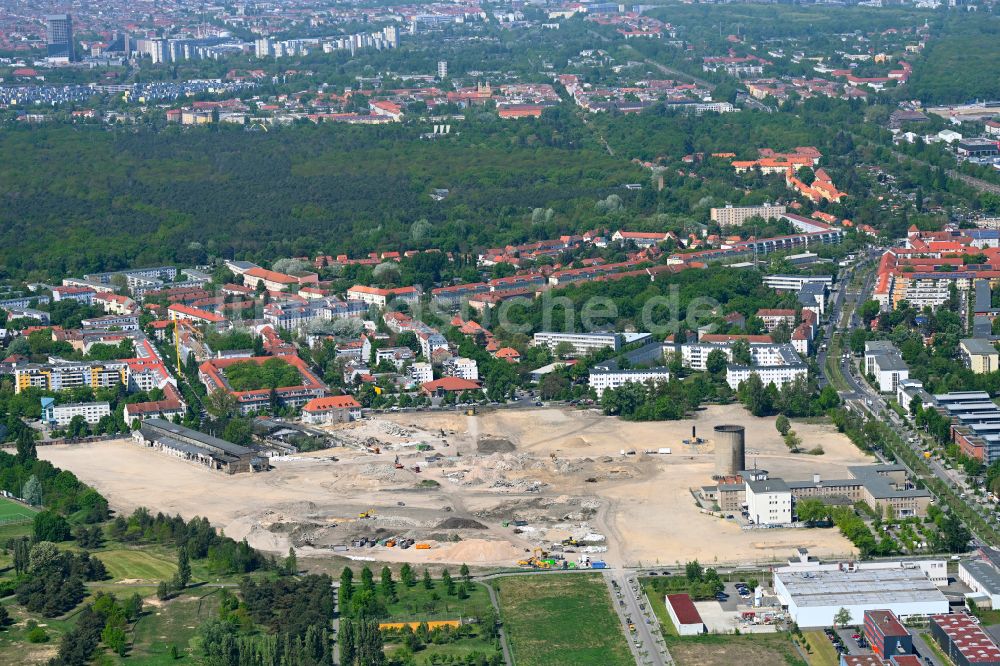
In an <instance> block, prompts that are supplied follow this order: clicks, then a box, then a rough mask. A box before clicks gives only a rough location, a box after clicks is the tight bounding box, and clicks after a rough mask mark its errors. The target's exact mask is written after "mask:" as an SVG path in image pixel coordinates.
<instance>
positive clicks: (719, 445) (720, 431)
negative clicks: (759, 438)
mask: <svg viewBox="0 0 1000 666" xmlns="http://www.w3.org/2000/svg"><path fill="white" fill-rule="evenodd" d="M744 440H745V429H744V428H743V426H739V425H719V426H715V473H716V474H717V475H718V476H736V475H737V474H739V473H740V472H741V471H743V470H745V469H746V468H747V465H746V445H745V442H744Z"/></svg>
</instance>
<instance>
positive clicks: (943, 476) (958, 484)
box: [817, 250, 992, 530]
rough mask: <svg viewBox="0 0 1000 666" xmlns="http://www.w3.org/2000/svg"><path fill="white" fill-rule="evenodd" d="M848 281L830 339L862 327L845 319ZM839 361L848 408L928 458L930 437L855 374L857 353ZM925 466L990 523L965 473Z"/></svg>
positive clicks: (870, 281)
mask: <svg viewBox="0 0 1000 666" xmlns="http://www.w3.org/2000/svg"><path fill="white" fill-rule="evenodd" d="M877 252H879V250H875V251H873V252H871V253H869V256H868V257H866V258H865V260H864V261H862V262H859V263H858V265H857V268H856V269H855V270H858V269H860V268H861V267H862V265H863V264H864V263H867V261H868V259H869V258H873V257H874V256H876V253H877ZM874 280H875V274H874V272H867V273H866V275H865V278H864V281H863V283H862V286H861V289H860V290H859V291H858V292H857V293H856V295H855V298H854V299H853V300H854V304H855V305H856V304H860V303H864V302H865V301H866V300H869V299H870V297H871V294H872V288H873V285H874ZM847 282H848V280H842V281H841V285H842V286H841V290H840V293H839V294H838V297H837V299H836V301H835V303H834V305H833V307H832V308H831V317H830V322H829V324H828V326H827V329H826V335H827V339H828V340H829V339H832V336H833V335H835V334H837V333H838V332H839V333H841V334H844V333H847V332H848V331H850V330H851V329H852V328H855V327H857V326H858V325H859V322H858V320H857V315H856V314H855V313H852V314H851V316H850V317H849V318H843V317H842V316H841V315H842V314H843V312H842V309H843V307H844V301H845V299H846V296H847V294H846V292H847V286H848V285H847ZM842 339H843V338H842ZM825 354H826V353H825V352H821V355H820V356H819V357H818V358H817V360H818V362H819V368H820V374H821V375H822V376H824V377H825V373H826V355H825ZM835 361H836V363H837V364H838V365H839V369H840V374H841V375H842V376H843V378H844V381H845V382H846V384H847V386H848V388H849V390H848V391H841V392H840V396H841V398H842V399H843V400H844V402H845V403H847V404H848V405H851V404H853V405H854V406H855V407H856V408H857V409H859V410H863V411H867V412H869V413H870V414H871V415H872V416H873V417H874V418H876V419H879V420H880V421H882V422H883V423H885V424H886V425H887V426H889V427H890V428H891V429H892V430H893V432H895V434H896V435H897V436H898V437H899V439H900V441H902V442H904V444H905V445H906V446H907V447H909V448H910V449H911V450H912V451H913V453H914V454H915V455H916V456H917V457H918V458H924V457H925V456H924V450H925V449H926V448H927V447H926V446H925V441H924V439H925V437H926V435H925V434H924V433H922V432H918V431H917V430H915V429H914V428H912V427H911V426H910V424H909V423H907V422H906V421H905V420H904V419H902V418H901V417H900V416H899V415H898V414H897V413H896V411H895V410H893V409H892V408H891V407H890V406H889V404H888V403H887V402H886V400H885V399H884V398H883V396H882V395H881V394H880V393H879V392H878V391H877V390H876V389H875V388H873V387H872V386H870V385H869V384H868V382H867V380H865V379H864V377H863V376H861V375H860V374H859V373H857V372H855V369H854V367H853V363H852V361H853V354H852V353H851V352H850V351H849V350H848V351H847V352H846V353H844V354H842V356H841V358H839V359H835ZM825 381H829V377H825ZM899 463H900V464H902V465H903V466H904V467H906V468H907V469H908V470H909V471H910V473H911V475H912V476H913V477H915V478H919V477H920V476H921V474H920V470H916V469H910V467H909V466H908V465H907V464H906V462H905V461H903V460H901V459H900V460H899ZM925 464H926V465H927V467H928V469H929V470H930V472H931V473H932V474H933V475H934V476H935V477H937V478H938V479H939V480H940V481H941V482H943V483H944V484H945V485H946V486H948V487H949V488H951V489H953V490H955V491H956V493H957V494H959V500H960V501H962V502H964V503H965V504H966V506H968V507H969V508H970V509H971V510H972V511H973V512H974V513H976V514H977V515H978V516H980V517H981V518H982V519H983V520H985V521H986V522H987V523H989V521H990V520H991V519H992V517H991V516H990V511H989V510H987V509H986V508H984V507H983V506H981V505H979V504H977V503H976V502H975V501H973V500H972V498H971V494H969V496H967V497H962V496H961V495H962V493H965V492H967V491H968V490H969V488H968V487H967V486H966V484H965V482H964V480H963V479H962V478H961V474H959V473H957V472H956V471H954V470H948V469H946V468H945V467H944V466H943V465H942V464H941V462H940V461H939V460H937V459H934V458H926V459H925ZM967 527H969V529H970V530H971V529H973V526H971V525H968V526H967Z"/></svg>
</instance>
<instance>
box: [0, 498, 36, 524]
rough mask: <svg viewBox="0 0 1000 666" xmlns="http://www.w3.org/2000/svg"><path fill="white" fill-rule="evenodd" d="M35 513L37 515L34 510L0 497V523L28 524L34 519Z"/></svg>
mask: <svg viewBox="0 0 1000 666" xmlns="http://www.w3.org/2000/svg"><path fill="white" fill-rule="evenodd" d="M36 513H38V511H37V510H36V509H32V508H31V507H27V506H24V505H23V504H19V503H17V502H14V501H13V500H9V499H7V498H6V497H0V523H6V522H20V521H24V522H28V521H30V520H31V519H33V518H34V517H35V514H36Z"/></svg>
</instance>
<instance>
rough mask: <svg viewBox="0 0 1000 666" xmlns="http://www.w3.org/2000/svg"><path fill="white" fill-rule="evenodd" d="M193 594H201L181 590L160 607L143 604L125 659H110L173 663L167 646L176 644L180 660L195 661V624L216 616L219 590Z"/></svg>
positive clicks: (153, 663) (196, 640)
mask: <svg viewBox="0 0 1000 666" xmlns="http://www.w3.org/2000/svg"><path fill="white" fill-rule="evenodd" d="M197 594H200V595H201V596H190V595H189V594H188V593H184V594H182V595H180V596H178V597H176V598H174V599H171V600H170V601H167V602H165V603H164V604H163V605H162V606H160V607H155V606H151V605H147V606H146V608H145V609H144V610H143V615H142V617H140V618H139V621H138V622H136V624H135V628H134V629H133V644H132V650H131V652H130V653H129V655H128V657H126V658H125V659H119V658H118V657H117V656H114V657H113V658H114V660H115V661H116V662H120V663H133V664H136V663H138V664H143V665H144V666H146V665H154V666H155V665H156V664H171V663H176V662H175V661H174V660H173V659H171V658H170V646H171V645H176V646H177V650H178V652H179V653H180V655H181V656H182V658H181V660H180V663H198V661H199V658H200V657H201V653H200V651H198V649H197V648H198V639H197V634H198V631H197V630H198V626H199V625H201V623H202V622H205V621H206V620H208V619H210V618H213V617H216V616H217V614H218V608H219V590H218V588H216V589H213V590H212V591H210V592H206V593H204V594H202V593H201V592H197ZM107 656H109V657H110V656H111V655H107Z"/></svg>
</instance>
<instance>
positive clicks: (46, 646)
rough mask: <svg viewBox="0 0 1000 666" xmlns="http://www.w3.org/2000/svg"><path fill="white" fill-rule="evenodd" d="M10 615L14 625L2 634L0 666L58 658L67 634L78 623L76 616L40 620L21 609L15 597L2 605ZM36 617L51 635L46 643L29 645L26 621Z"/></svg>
mask: <svg viewBox="0 0 1000 666" xmlns="http://www.w3.org/2000/svg"><path fill="white" fill-rule="evenodd" d="M0 605H2V606H3V607H4V608H6V609H7V612H8V613H9V614H10V618H11V621H12V624H10V625H8V626H7V628H6V629H4V630H3V631H0V664H44V663H46V662H47V661H48V660H49V659H50V658H51V657H54V656H55V653H56V648H57V647H58V646H59V641H60V639H61V638H62V636H63V634H65V633H66V632H67V631H69V630H70V629H71V628H72V627H73V625H74V624H75V615H71V616H70V617H69V619H66V620H57V619H53V618H39V617H38V616H34V615H31V614H30V613H28V612H26V611H25V610H24V609H23V608H22V607H21V606H18V605H17V603H16V602H15V599H14V597H7V598H6V599H4V600H3V602H0ZM29 618H34V619H35V620H36V621H37V622H38V625H39V626H41V627H43V628H44V629H45V631H46V633H47V634H48V635H49V640H48V642H46V643H29V642H28V640H27V638H26V634H27V631H26V629H25V620H27V619H29Z"/></svg>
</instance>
